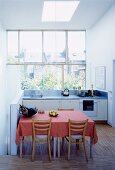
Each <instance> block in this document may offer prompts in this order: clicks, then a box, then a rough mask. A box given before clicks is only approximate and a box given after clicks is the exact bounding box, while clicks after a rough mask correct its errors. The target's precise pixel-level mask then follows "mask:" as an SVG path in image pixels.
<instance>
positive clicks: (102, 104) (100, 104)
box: [97, 99, 107, 120]
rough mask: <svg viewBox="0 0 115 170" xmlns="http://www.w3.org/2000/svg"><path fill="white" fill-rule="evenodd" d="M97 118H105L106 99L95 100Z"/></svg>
mask: <svg viewBox="0 0 115 170" xmlns="http://www.w3.org/2000/svg"><path fill="white" fill-rule="evenodd" d="M97 120H107V100H106V99H98V100H97Z"/></svg>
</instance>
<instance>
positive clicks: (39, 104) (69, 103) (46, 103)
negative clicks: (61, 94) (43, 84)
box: [23, 99, 79, 110]
mask: <svg viewBox="0 0 115 170" xmlns="http://www.w3.org/2000/svg"><path fill="white" fill-rule="evenodd" d="M23 105H24V106H26V107H29V108H30V107H32V108H34V107H36V108H37V109H38V110H40V109H42V110H57V109H59V108H63V109H68V108H69V109H74V110H78V109H79V100H52V99H51V100H23Z"/></svg>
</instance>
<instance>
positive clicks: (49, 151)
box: [48, 139, 51, 161]
mask: <svg viewBox="0 0 115 170" xmlns="http://www.w3.org/2000/svg"><path fill="white" fill-rule="evenodd" d="M48 154H49V160H50V161H51V145H50V139H48Z"/></svg>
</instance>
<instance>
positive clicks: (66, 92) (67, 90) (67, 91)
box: [62, 88, 69, 96]
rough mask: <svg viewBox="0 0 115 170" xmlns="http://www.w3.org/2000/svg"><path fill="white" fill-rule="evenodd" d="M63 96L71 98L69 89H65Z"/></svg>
mask: <svg viewBox="0 0 115 170" xmlns="http://www.w3.org/2000/svg"><path fill="white" fill-rule="evenodd" d="M62 94H63V96H69V89H67V88H65V89H64V91H63V92H62Z"/></svg>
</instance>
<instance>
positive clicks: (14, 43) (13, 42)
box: [8, 31, 19, 63]
mask: <svg viewBox="0 0 115 170" xmlns="http://www.w3.org/2000/svg"><path fill="white" fill-rule="evenodd" d="M18 62H19V57H18V32H17V31H10V32H8V63H18Z"/></svg>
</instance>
